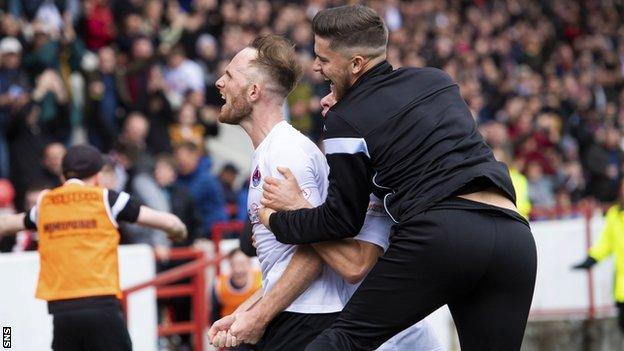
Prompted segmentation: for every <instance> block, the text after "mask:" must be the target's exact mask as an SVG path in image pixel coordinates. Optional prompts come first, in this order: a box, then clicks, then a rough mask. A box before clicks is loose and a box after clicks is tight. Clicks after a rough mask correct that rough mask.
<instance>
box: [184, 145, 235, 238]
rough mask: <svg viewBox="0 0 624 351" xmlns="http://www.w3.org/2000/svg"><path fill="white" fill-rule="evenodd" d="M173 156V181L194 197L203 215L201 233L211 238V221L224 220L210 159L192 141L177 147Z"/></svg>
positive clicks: (216, 181)
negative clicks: (176, 172) (174, 162)
mask: <svg viewBox="0 0 624 351" xmlns="http://www.w3.org/2000/svg"><path fill="white" fill-rule="evenodd" d="M174 157H175V161H176V164H177V166H178V179H177V181H176V184H178V185H180V186H181V187H182V188H184V189H186V190H187V191H188V192H189V193H190V194H191V196H192V197H193V199H194V200H195V204H196V205H197V207H198V209H199V213H200V214H201V217H202V236H203V237H207V238H210V235H211V229H212V225H213V224H214V223H216V222H219V221H225V220H227V216H226V213H225V197H224V196H223V189H222V188H221V184H219V181H218V180H217V178H216V177H215V176H214V175H212V173H211V172H210V168H211V165H212V162H211V161H210V159H209V158H208V157H207V156H203V155H202V153H201V150H200V149H199V147H198V146H197V145H196V144H195V143H192V142H185V143H182V144H180V145H179V146H178V147H176V149H175V151H174Z"/></svg>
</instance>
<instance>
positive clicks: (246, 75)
mask: <svg viewBox="0 0 624 351" xmlns="http://www.w3.org/2000/svg"><path fill="white" fill-rule="evenodd" d="M301 71H302V70H301V67H300V65H299V63H298V62H297V56H296V54H295V51H294V48H293V46H292V45H291V44H290V43H289V42H288V41H286V40H285V39H284V38H282V37H279V36H273V35H270V36H263V37H259V38H256V39H255V40H254V41H253V42H252V44H251V45H250V47H248V48H245V49H243V50H242V51H241V52H239V53H238V54H237V55H236V56H235V57H234V58H233V59H232V61H231V62H230V64H229V65H228V66H227V67H226V70H225V74H224V75H223V76H222V77H221V78H219V80H218V81H217V82H216V86H217V88H219V90H220V92H221V94H222V96H223V98H224V99H225V104H224V105H223V107H222V109H221V113H220V115H219V120H220V121H221V122H224V123H229V124H236V125H240V126H241V127H242V128H243V129H244V130H245V131H246V132H247V134H248V135H249V137H250V138H251V141H252V144H253V146H254V148H255V152H254V155H253V161H252V170H253V171H252V176H251V179H250V190H249V200H248V212H249V218H250V220H251V222H252V223H253V224H254V225H253V228H252V230H253V233H254V235H255V239H256V245H257V252H258V257H259V260H260V265H261V269H262V275H263V289H262V298H260V297H259V296H254V297H252V298H251V299H249V300H248V301H247V302H246V303H244V304H243V305H242V306H240V307H239V309H237V311H236V312H235V313H234V315H232V316H231V317H230V318H228V317H226V318H224V319H222V320H221V324H218V323H215V324H214V325H213V327H212V328H211V331H210V333H209V334H210V339H211V342H212V343H213V344H216V345H219V346H220V343H221V341H223V340H225V344H224V346H232V345H237V344H238V340H236V338H235V336H237V335H236V330H238V329H239V328H243V327H244V322H245V321H246V320H249V319H252V317H253V316H257V315H261V316H262V319H263V321H264V326H266V332H265V333H264V335H263V337H262V339H261V340H259V338H260V336H261V335H262V332H261V331H260V332H259V333H257V334H255V336H254V337H252V338H244V339H242V341H245V342H249V343H256V342H258V341H259V342H258V344H257V346H256V349H260V350H272V351H273V350H277V351H279V350H302V349H303V348H304V347H305V346H306V345H307V344H308V343H309V342H310V341H312V339H314V337H316V336H317V335H318V334H320V332H321V331H322V330H323V329H326V328H327V327H329V325H331V323H332V322H333V320H334V319H335V318H336V317H337V315H338V313H339V312H340V311H341V310H342V309H343V307H344V301H343V299H342V288H343V284H344V282H343V280H342V279H341V278H340V276H339V275H338V274H336V273H335V272H334V271H333V270H332V269H331V268H330V267H329V266H325V265H323V264H322V261H321V260H320V259H319V258H318V256H317V255H316V253H314V251H313V250H312V249H311V248H310V247H307V246H302V247H297V246H293V245H285V244H281V243H279V242H278V241H277V240H276V238H275V236H274V235H273V234H272V233H271V232H270V231H268V230H267V229H266V228H265V227H264V226H263V225H262V224H260V221H259V219H258V209H259V208H260V206H261V204H260V200H261V199H262V186H263V185H264V179H266V177H269V176H278V175H279V173H278V171H277V166H281V165H283V166H287V167H292V170H293V172H294V174H295V176H296V177H297V180H298V181H299V182H300V184H301V185H302V186H303V187H304V188H305V189H306V194H307V197H306V198H307V200H308V201H310V202H312V203H315V204H317V205H320V204H321V203H323V201H324V200H325V197H326V189H327V186H328V185H327V175H328V174H327V171H328V170H327V165H326V163H325V159H324V156H323V154H322V153H321V152H320V151H319V150H318V148H317V147H316V146H315V145H314V143H312V142H311V141H310V140H309V139H307V138H306V137H305V136H304V135H302V134H301V133H299V132H298V131H296V130H295V129H294V128H293V127H291V126H290V125H289V124H288V123H286V122H285V121H284V118H283V113H282V105H283V104H284V99H285V97H286V96H287V95H288V93H289V92H290V91H291V90H292V89H293V88H294V86H295V85H296V83H297V80H298V79H299V77H300V75H301ZM251 306H253V308H251V309H250V307H251ZM224 321H225V322H224ZM268 321H271V323H270V324H269V323H268ZM226 322H229V323H226ZM223 324H225V326H223ZM267 324H268V325H267ZM220 326H221V327H220ZM228 329H229V330H230V331H231V333H229V334H228V333H225V331H226V330H228ZM263 329H264V328H263ZM218 331H221V333H217V332H218ZM215 339H216V340H215Z"/></svg>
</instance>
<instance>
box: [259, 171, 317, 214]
mask: <svg viewBox="0 0 624 351" xmlns="http://www.w3.org/2000/svg"><path fill="white" fill-rule="evenodd" d="M277 170H278V172H280V174H282V176H284V180H280V179H277V178H273V177H268V178H266V179H265V180H264V185H263V186H262V190H264V192H263V193H262V200H260V203H261V204H262V205H263V206H265V207H269V208H272V209H274V210H276V211H291V210H298V209H300V208H310V207H312V206H311V205H310V204H309V203H308V201H307V200H306V199H305V197H304V196H303V193H302V191H301V188H300V187H299V183H297V179H296V178H295V176H294V175H293V174H292V172H291V171H290V169H288V168H286V167H277Z"/></svg>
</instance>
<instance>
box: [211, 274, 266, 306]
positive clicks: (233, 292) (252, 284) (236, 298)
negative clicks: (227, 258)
mask: <svg viewBox="0 0 624 351" xmlns="http://www.w3.org/2000/svg"><path fill="white" fill-rule="evenodd" d="M249 278H250V280H249V281H248V282H247V285H246V286H245V287H243V288H242V289H239V290H237V289H234V287H233V286H232V283H231V282H230V279H231V277H230V276H229V275H220V276H219V277H218V278H217V286H216V289H215V290H216V293H217V299H218V300H219V302H220V303H221V317H225V316H228V315H230V314H232V313H234V311H235V310H236V309H237V308H238V306H240V304H242V303H243V302H245V300H247V299H248V298H249V297H251V295H253V294H254V293H255V292H256V291H258V289H260V288H261V287H262V273H261V272H260V271H258V270H254V271H252V272H251V276H250V277H249Z"/></svg>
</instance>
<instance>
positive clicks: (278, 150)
mask: <svg viewBox="0 0 624 351" xmlns="http://www.w3.org/2000/svg"><path fill="white" fill-rule="evenodd" d="M268 152H269V153H271V154H272V156H274V157H276V158H288V157H301V158H309V157H311V156H314V155H315V154H320V155H322V152H321V150H320V149H319V148H318V146H316V144H314V143H313V142H312V140H310V138H308V137H307V136H305V135H303V133H301V132H300V131H298V130H297V129H295V128H294V127H293V126H291V125H290V124H289V123H287V122H284V123H283V124H281V125H280V126H279V130H277V133H276V135H274V136H273V138H272V140H271V145H270V148H269V150H268ZM302 160H303V159H302Z"/></svg>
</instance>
